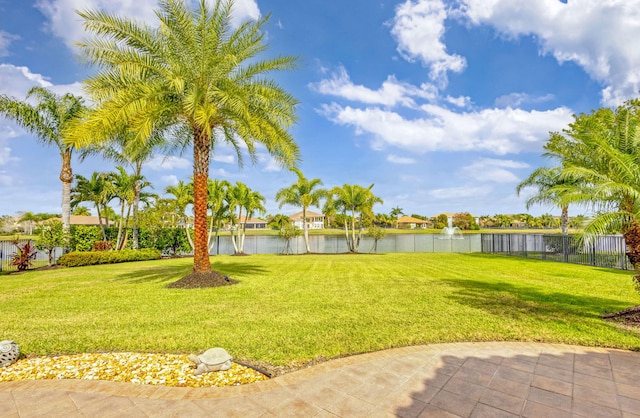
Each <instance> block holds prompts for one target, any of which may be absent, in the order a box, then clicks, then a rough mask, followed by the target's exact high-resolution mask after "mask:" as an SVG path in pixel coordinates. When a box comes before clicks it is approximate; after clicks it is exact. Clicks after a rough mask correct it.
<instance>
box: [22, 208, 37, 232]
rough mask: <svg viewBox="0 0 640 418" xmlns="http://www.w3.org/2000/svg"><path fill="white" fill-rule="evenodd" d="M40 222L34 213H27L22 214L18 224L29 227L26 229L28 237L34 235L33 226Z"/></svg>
mask: <svg viewBox="0 0 640 418" xmlns="http://www.w3.org/2000/svg"><path fill="white" fill-rule="evenodd" d="M37 220H38V217H37V216H36V215H35V214H34V213H33V212H25V213H23V214H22V216H21V217H20V219H18V222H20V223H25V224H26V225H27V227H26V228H25V229H24V231H25V233H26V234H27V235H33V225H34V224H35V223H36V221H37Z"/></svg>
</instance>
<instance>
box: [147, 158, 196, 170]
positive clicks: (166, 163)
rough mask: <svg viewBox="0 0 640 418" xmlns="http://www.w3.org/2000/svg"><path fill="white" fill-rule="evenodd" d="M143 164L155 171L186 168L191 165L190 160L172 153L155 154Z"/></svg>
mask: <svg viewBox="0 0 640 418" xmlns="http://www.w3.org/2000/svg"><path fill="white" fill-rule="evenodd" d="M144 166H145V167H148V168H150V169H151V170H155V171H160V170H174V169H186V168H190V167H191V161H189V160H187V159H186V158H180V157H175V156H172V155H156V156H155V157H153V158H152V159H151V160H149V161H148V162H146V163H145V164H144Z"/></svg>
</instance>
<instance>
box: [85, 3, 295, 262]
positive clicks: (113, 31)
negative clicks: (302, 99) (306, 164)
mask: <svg viewBox="0 0 640 418" xmlns="http://www.w3.org/2000/svg"><path fill="white" fill-rule="evenodd" d="M189 4H190V2H189V1H186V0H161V1H160V2H159V10H157V11H156V16H157V17H158V19H159V20H160V22H159V23H160V26H159V27H158V28H153V27H151V26H146V25H142V24H139V23H138V22H135V21H132V20H130V19H127V18H124V17H119V16H115V15H111V14H107V13H103V12H99V11H84V12H80V13H79V14H80V16H81V17H82V18H83V19H84V21H85V28H86V30H87V31H89V32H93V33H94V34H95V35H96V36H95V37H94V38H91V39H89V40H88V41H87V42H86V43H83V44H81V45H80V48H81V50H82V53H83V55H84V57H85V58H86V59H87V61H88V62H89V63H90V64H94V65H98V66H100V67H101V69H100V71H99V72H98V73H97V75H95V76H93V77H91V78H89V80H88V81H87V83H86V88H87V90H88V91H89V92H90V93H91V95H92V97H93V99H94V100H95V102H96V103H97V104H96V109H95V111H94V112H92V113H91V114H89V115H88V116H87V118H86V119H85V120H84V123H83V124H82V127H81V128H80V129H79V130H78V132H76V134H75V135H74V138H73V140H74V141H75V142H74V143H76V144H85V143H88V142H94V141H105V140H107V138H108V137H109V136H110V135H112V131H113V126H114V125H115V124H116V123H117V122H116V121H121V122H122V123H123V124H124V125H126V126H128V128H129V130H131V131H132V132H134V133H135V139H134V141H139V142H145V141H147V140H148V138H149V137H150V136H151V134H152V133H154V132H158V133H164V132H167V131H171V130H176V129H179V128H182V129H183V130H187V131H188V132H190V137H189V141H188V142H183V143H181V144H180V143H179V142H180V141H179V140H175V141H176V143H177V145H183V146H184V147H187V146H189V145H192V146H193V179H194V217H195V220H194V229H195V239H194V244H195V247H194V268H193V270H194V272H195V273H206V272H210V271H211V264H210V260H209V252H208V245H207V244H208V225H207V183H208V179H209V161H210V156H211V152H212V150H213V149H215V144H216V143H218V142H220V141H225V142H227V143H229V144H231V145H232V146H233V147H235V149H236V151H237V153H238V156H239V161H240V162H241V161H242V159H241V157H242V155H241V150H242V148H246V150H247V152H248V153H249V155H250V156H251V158H252V160H253V161H255V160H256V159H257V158H256V147H257V145H259V144H262V145H264V146H265V147H266V149H267V150H268V152H269V153H271V154H272V156H273V157H274V158H275V160H276V161H278V162H279V163H280V164H282V165H283V166H286V167H292V166H294V165H295V163H296V162H297V160H298V153H299V152H298V147H297V145H296V143H295V142H294V140H293V138H292V137H291V135H290V134H289V132H288V131H287V129H288V127H289V126H290V125H291V124H293V123H294V121H295V106H296V104H297V101H296V100H295V99H294V98H293V97H292V96H291V95H290V94H288V93H287V92H285V91H284V90H283V89H282V88H281V87H280V86H278V85H277V84H276V83H275V82H274V81H272V80H270V79H269V78H268V73H271V72H273V71H277V70H288V69H291V68H293V66H294V64H295V58H293V57H286V56H285V57H275V58H269V59H262V60H261V59H259V54H260V53H262V52H264V51H265V49H266V44H265V42H264V36H265V33H264V31H262V30H261V29H262V26H263V25H264V23H265V22H266V21H267V18H265V19H261V20H259V21H257V22H254V21H250V22H246V23H243V24H242V25H240V26H239V27H238V28H236V29H232V26H231V14H232V8H233V2H232V1H229V0H219V1H216V2H214V4H213V7H212V9H210V8H209V7H208V6H207V5H208V4H210V2H207V1H206V0H200V1H199V7H198V8H197V9H196V10H191V9H190V7H189ZM85 133H91V134H92V135H93V136H92V137H84V136H83V135H84V134H85ZM180 138H182V137H180ZM241 144H243V145H244V147H241Z"/></svg>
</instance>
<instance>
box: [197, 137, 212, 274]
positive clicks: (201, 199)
mask: <svg viewBox="0 0 640 418" xmlns="http://www.w3.org/2000/svg"><path fill="white" fill-rule="evenodd" d="M210 154H211V138H209V136H208V135H207V134H206V133H205V132H203V130H202V129H201V128H199V127H196V128H195V129H194V136H193V215H194V221H193V232H194V239H193V271H194V273H208V272H210V271H211V262H210V260H209V242H208V241H209V231H208V228H207V186H208V184H207V183H208V180H209V157H210Z"/></svg>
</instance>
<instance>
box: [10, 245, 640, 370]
mask: <svg viewBox="0 0 640 418" xmlns="http://www.w3.org/2000/svg"><path fill="white" fill-rule="evenodd" d="M192 262H193V260H192V259H190V258H186V259H173V260H159V261H153V262H138V263H125V264H116V265H104V266H95V267H82V268H67V269H57V270H48V271H33V272H27V273H25V274H10V275H3V276H0V283H1V286H2V287H1V289H2V290H1V291H0V306H2V318H1V320H0V339H12V340H15V341H16V342H17V343H18V344H19V345H20V346H21V349H22V351H23V352H24V353H25V354H27V355H55V354H62V353H81V352H102V351H139V352H140V351H141V352H163V353H192V352H201V351H204V350H205V349H207V348H210V347H223V348H225V349H227V350H228V351H229V352H230V353H231V354H232V355H233V356H234V357H235V358H236V359H238V360H241V359H246V360H253V361H261V362H266V363H271V364H274V365H296V364H300V363H301V362H304V361H307V360H312V359H316V358H331V357H335V356H341V355H349V354H356V353H362V352H369V351H375V350H381V349H386V348H390V347H398V346H406V345H416V344H425V343H440V342H456V341H502V340H505V341H544V342H553V343H569V344H579V345H589V346H606V347H618V348H624V349H634V350H640V334H639V333H637V332H632V331H626V330H623V329H620V328H618V327H616V326H614V325H612V324H610V323H607V322H605V321H603V320H602V319H600V318H599V315H600V314H602V313H607V312H616V311H619V310H622V309H624V308H628V307H630V306H633V305H638V304H640V295H638V294H637V293H636V292H635V291H634V290H633V288H632V285H631V279H630V277H631V274H632V273H630V272H623V271H617V270H607V269H601V268H593V267H585V266H576V265H568V264H561V263H553V262H543V261H535V260H527V259H518V258H512V257H501V256H494V255H484V254H432V253H428V254H425V253H417V254H378V255H375V254H363V255H304V256H276V255H252V256H248V257H232V256H217V257H213V258H212V262H213V266H214V268H215V269H217V270H218V271H221V272H223V273H225V274H228V275H230V276H231V277H232V278H234V279H236V280H238V281H239V284H236V285H233V286H225V287H218V288H208V289H191V290H186V289H168V288H166V287H165V286H166V285H167V284H169V283H171V282H173V281H175V280H178V279H179V278H181V277H183V276H185V275H187V274H188V273H189V272H190V271H191V267H192Z"/></svg>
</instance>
